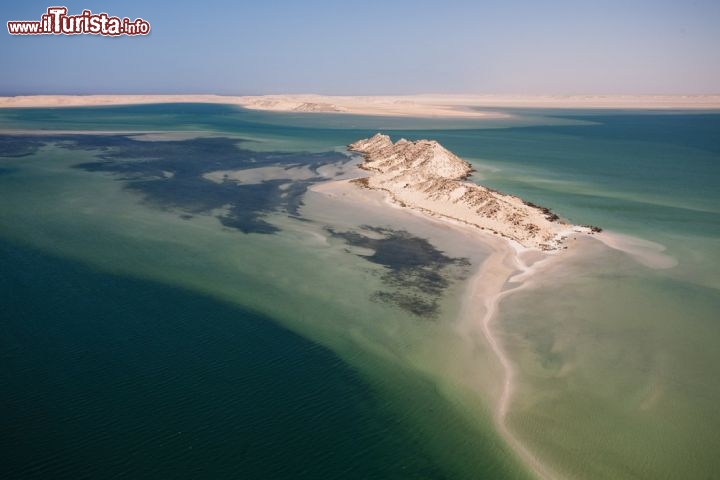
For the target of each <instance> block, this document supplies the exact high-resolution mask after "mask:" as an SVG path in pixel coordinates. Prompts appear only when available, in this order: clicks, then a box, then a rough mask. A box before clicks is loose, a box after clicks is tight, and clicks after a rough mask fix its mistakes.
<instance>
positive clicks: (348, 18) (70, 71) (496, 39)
mask: <svg viewBox="0 0 720 480" xmlns="http://www.w3.org/2000/svg"><path fill="white" fill-rule="evenodd" d="M56 3H59V4H61V5H65V6H67V7H68V10H69V13H70V14H78V13H80V12H81V11H82V10H83V9H90V10H92V11H93V12H95V13H100V12H103V11H104V12H107V13H108V14H109V15H116V16H119V17H124V16H127V17H129V18H131V19H134V18H137V17H142V18H144V19H145V20H147V21H149V22H150V24H151V25H152V33H151V35H149V36H148V37H134V38H128V37H122V38H105V37H98V36H93V35H82V36H72V37H71V36H47V35H42V36H37V37H31V36H11V35H9V34H8V33H7V30H6V28H5V26H4V24H5V22H7V21H8V20H39V19H40V16H41V15H42V14H43V13H44V12H45V10H46V9H47V7H49V6H51V5H55V4H56ZM0 12H2V22H3V30H4V31H3V32H2V34H1V35H0V59H1V60H2V66H1V67H0V94H1V95H9V94H33V93H219V94H259V93H299V92H312V93H325V94H401V93H430V92H438V93H464V92H467V93H554V94H559V93H690V94H697V93H720V1H718V0H698V1H689V0H688V1H680V0H678V1H663V0H656V1H651V0H637V1H633V0H624V1H615V0H611V1H602V0H595V1H583V0H574V1H552V0H546V1H542V0H524V1H520V0H505V1H453V0H446V1H442V2H440V1H424V0H415V1H392V0H385V1H374V0H365V1H355V0H349V1H342V0H334V1H325V0H310V1H300V0H298V1H273V0H265V1H262V2H249V1H205V2H186V1H174V2H161V1H154V2H149V1H140V0H123V1H104V2H103V1H96V0H84V1H76V0H72V1H68V2H51V3H47V2H39V1H36V0H24V1H22V2H20V1H18V2H3V4H2V6H0Z"/></svg>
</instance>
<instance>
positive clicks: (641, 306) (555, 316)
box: [0, 105, 720, 479]
mask: <svg viewBox="0 0 720 480" xmlns="http://www.w3.org/2000/svg"><path fill="white" fill-rule="evenodd" d="M509 112H510V113H512V114H514V115H515V117H511V118H509V119H498V120H486V121H482V122H479V121H453V122H449V123H448V122H444V121H442V120H417V119H415V120H413V119H398V118H395V119H393V118H385V119H377V118H369V117H337V116H333V115H312V114H305V115H289V114H269V113H263V112H248V111H243V110H241V109H237V108H232V107H225V106H216V105H150V106H134V107H112V108H109V107H108V108H82V109H29V110H4V111H0V125H1V126H2V128H5V129H13V130H16V131H18V130H34V131H35V130H46V132H45V133H44V134H43V135H42V136H40V137H37V136H35V137H24V136H22V135H18V134H16V135H15V136H13V137H2V143H0V149H1V150H2V151H0V155H6V156H5V157H0V194H1V195H2V197H1V198H2V200H1V201H0V236H1V237H2V241H3V244H2V245H3V249H2V255H1V256H0V260H1V261H2V275H1V276H0V280H2V287H1V291H2V298H3V304H4V305H9V308H6V309H5V312H4V314H3V322H2V323H3V336H2V352H3V355H4V365H5V368H4V369H3V375H2V377H1V378H2V387H3V391H5V392H13V394H12V395H5V399H4V401H5V409H4V411H6V412H9V413H8V414H6V415H5V416H4V419H3V427H4V430H5V431H9V432H11V434H9V435H6V436H4V445H3V446H4V450H5V451H11V452H13V455H12V456H10V457H5V459H4V460H3V461H2V462H3V464H4V465H3V470H5V471H7V472H10V473H9V475H10V477H11V478H33V477H35V478H47V477H48V476H51V477H53V478H70V477H72V478H76V477H78V476H129V477H133V478H135V477H142V476H146V477H153V478H157V477H158V476H160V477H164V476H172V477H182V476H183V475H184V476H186V477H188V478H191V477H192V478H197V476H209V477H211V478H231V477H232V478H237V477H242V478H320V477H322V478H340V477H350V478H352V477H357V478H493V479H496V478H527V476H528V474H527V469H526V468H525V467H524V466H523V465H522V462H520V461H519V460H518V458H517V457H516V456H515V455H514V454H513V452H512V451H511V449H509V448H508V447H507V446H506V445H505V444H504V442H503V440H502V439H501V438H500V436H499V435H498V434H497V433H496V429H495V426H494V425H493V421H492V413H491V410H492V398H493V395H494V393H493V392H496V389H497V385H498V384H499V382H500V376H499V373H498V370H497V363H496V359H494V358H492V355H491V354H490V353H489V352H488V350H487V349H486V348H484V347H483V346H482V345H475V346H471V347H468V346H467V344H466V343H465V340H464V339H463V338H460V337H459V336H458V333H457V331H456V325H455V319H456V317H457V314H458V309H459V300H458V299H459V297H460V295H461V294H462V292H463V288H464V283H463V278H467V275H469V274H470V273H471V272H472V271H473V269H474V268H476V267H477V265H479V264H480V263H481V262H482V260H483V258H484V255H485V252H484V251H483V250H482V248H477V247H476V246H473V244H471V243H470V242H465V241H464V240H462V239H457V238H453V234H452V233H451V232H450V233H448V232H447V231H445V230H443V229H442V228H440V227H437V226H433V225H429V224H425V223H423V222H422V220H421V219H416V218H414V217H413V216H402V215H401V214H396V213H393V212H374V211H363V210H353V207H352V205H345V207H343V208H348V209H349V210H348V211H347V213H346V212H344V211H342V210H340V209H339V208H340V207H338V208H333V207H332V205H330V206H328V205H327V204H326V203H323V202H322V201H321V200H320V199H318V197H317V196H313V194H311V193H305V188H306V187H309V186H311V185H312V184H313V183H314V182H319V181H322V180H323V179H320V178H313V176H312V175H310V176H306V177H304V179H302V180H298V179H295V180H270V181H265V182H264V183H257V184H252V185H236V184H233V183H232V182H229V181H226V182H225V183H221V184H213V183H212V182H210V181H207V180H206V179H204V177H203V175H205V174H206V173H208V172H212V171H225V170H232V169H237V168H241V169H246V168H253V167H256V166H257V167H264V166H276V165H280V166H282V168H286V167H293V168H299V167H297V166H303V165H307V166H309V167H308V168H311V169H312V168H317V166H318V165H331V164H336V163H338V162H344V161H345V158H344V157H343V155H342V154H341V153H339V152H341V151H342V150H343V149H344V148H343V146H344V145H346V144H347V143H349V142H351V141H353V140H355V139H357V138H361V137H364V136H367V135H369V134H372V133H375V132H376V131H377V130H378V129H381V130H383V131H384V132H386V133H390V134H391V135H393V136H394V137H396V138H397V137H399V136H405V137H407V138H434V139H437V140H439V141H440V142H441V143H443V144H444V145H445V146H446V147H448V148H449V149H451V150H452V151H454V152H456V153H458V154H459V155H461V156H462V157H463V158H466V159H468V160H470V161H472V162H473V163H474V164H475V166H476V167H477V169H478V174H477V179H478V181H481V182H483V183H486V184H488V185H490V186H492V187H494V188H498V189H500V190H503V191H507V192H510V193H514V194H518V195H521V196H522V197H523V198H526V199H528V200H530V201H533V202H535V203H538V204H542V205H546V206H549V207H551V208H553V210H555V211H556V212H557V213H558V214H560V215H561V216H563V217H566V218H569V219H571V220H572V221H574V222H577V223H589V224H596V225H601V226H603V227H604V228H607V229H610V230H613V231H616V232H620V233H625V234H630V235H634V236H637V237H640V238H642V239H645V240H652V241H654V242H657V243H659V244H661V245H663V246H664V247H665V248H666V249H667V250H666V252H665V253H667V254H668V255H671V256H672V257H674V259H675V260H676V261H677V266H675V267H673V268H670V269H662V270H656V269H651V268H648V267H645V266H643V265H642V264H640V263H638V262H636V261H635V260H633V259H632V258H631V257H630V256H628V255H626V254H623V253H621V252H618V251H616V250H611V249H608V248H607V247H604V246H603V245H601V244H599V243H598V244H593V246H591V247H588V249H587V252H586V253H587V254H586V255H583V256H575V257H569V258H568V259H567V260H566V261H565V262H562V263H561V264H559V266H557V267H554V268H553V269H551V270H549V271H548V272H546V274H545V275H544V277H543V281H542V282H539V283H537V284H535V285H533V286H531V287H530V288H527V289H526V290H523V291H520V292H518V293H516V294H514V295H512V296H510V297H507V298H506V299H505V300H503V302H502V303H501V305H500V317H499V318H498V319H497V321H496V323H495V324H494V328H495V330H496V331H497V332H498V334H499V335H500V336H501V338H502V341H503V345H504V347H505V348H506V350H507V352H508V354H509V355H510V357H511V358H512V360H513V363H514V365H515V367H516V369H517V374H516V378H515V381H516V389H515V392H514V395H513V401H512V405H511V408H510V412H509V416H508V422H509V423H508V425H509V426H510V427H511V429H512V431H513V432H515V433H516V435H517V437H518V438H519V439H521V441H522V442H523V443H524V444H525V445H526V446H527V447H528V448H529V449H530V450H531V451H533V452H534V453H535V454H536V456H537V457H538V458H540V459H541V460H542V461H543V462H544V463H545V464H547V465H548V466H549V467H550V468H551V470H552V471H554V472H556V473H557V474H558V475H559V476H563V477H569V478H713V477H714V476H716V472H717V471H718V468H720V464H719V463H718V461H717V458H716V455H715V452H717V451H720V435H718V433H717V432H718V431H720V415H718V413H717V412H716V411H715V405H716V404H717V403H718V401H720V377H718V375H717V374H716V373H717V369H716V367H715V366H716V365H717V364H718V361H719V360H720V358H718V355H719V354H718V353H717V352H718V351H720V350H718V349H717V344H718V341H720V324H719V323H718V321H717V318H718V317H717V313H718V311H720V308H718V307H720V293H719V292H718V288H720V275H719V274H718V268H717V266H718V263H719V262H720V256H719V253H720V252H719V250H720V249H718V248H717V245H718V237H720V188H718V187H720V115H718V114H707V113H698V114H692V113H669V112H654V113H650V112H641V113H633V112H622V111H610V112H602V113H599V112H592V111H579V110H578V111H550V110H532V111H509ZM47 130H64V131H66V130H76V131H85V130H91V131H102V132H109V131H122V132H128V131H132V132H146V131H152V132H176V133H177V132H186V133H187V132H202V134H203V135H206V136H207V135H215V136H217V137H218V138H215V139H205V140H203V139H197V138H196V139H192V138H190V139H186V140H185V139H182V138H186V137H179V136H175V137H173V135H166V136H165V137H164V138H162V140H163V141H160V140H159V139H157V138H156V139H152V138H147V139H144V141H142V142H141V141H139V140H140V139H135V140H134V139H133V138H134V137H130V138H127V137H111V136H109V135H107V134H106V133H104V134H103V135H98V136H92V137H90V136H84V137H82V138H80V137H77V138H72V137H58V136H56V135H55V134H52V133H50V132H47ZM228 139H229V140H228ZM303 168H304V167H303ZM338 205H343V204H342V203H338ZM368 225H369V226H371V227H373V228H374V227H381V228H380V230H372V229H370V230H368V229H367V228H366V226H368ZM329 232H339V233H336V234H334V235H331V234H329ZM343 232H344V233H343ZM389 232H396V233H389ZM403 232H405V233H403ZM373 251H374V252H375V255H373V256H370V257H369V256H368V255H371V254H372V253H373ZM465 259H466V260H465ZM464 262H466V263H467V266H463V265H466V263H464ZM418 306H419V307H418ZM409 307H410V308H409ZM412 307H415V308H412ZM290 332H293V333H290ZM298 334H299V336H298ZM320 345H322V346H320ZM331 352H332V353H331ZM178 432H182V433H178ZM188 437H190V438H188ZM189 447H192V448H189Z"/></svg>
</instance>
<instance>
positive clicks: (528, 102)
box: [0, 94, 720, 119]
mask: <svg viewBox="0 0 720 480" xmlns="http://www.w3.org/2000/svg"><path fill="white" fill-rule="evenodd" d="M148 103H216V104H226V105H237V106H241V107H243V108H248V109H254V110H267V111H276V112H299V113H337V114H355V115H381V116H401V117H443V118H479V119H480V118H497V117H502V116H506V115H507V114H503V113H499V112H493V111H483V110H482V109H483V108H487V109H492V108H499V107H528V108H529V107H539V108H623V109H720V95H404V96H382V95H381V96H330V95H310V94H308V95H259V96H225V95H30V96H15V97H0V108H24V107H77V106H99V105H131V104H148Z"/></svg>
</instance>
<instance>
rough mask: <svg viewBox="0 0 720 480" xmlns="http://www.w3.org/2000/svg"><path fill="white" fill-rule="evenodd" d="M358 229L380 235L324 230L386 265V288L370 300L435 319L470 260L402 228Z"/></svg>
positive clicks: (366, 258)
mask: <svg viewBox="0 0 720 480" xmlns="http://www.w3.org/2000/svg"><path fill="white" fill-rule="evenodd" d="M360 228H361V229H363V230H365V231H368V232H373V233H375V234H379V235H380V236H381V237H380V238H374V236H369V235H364V234H363V233H361V232H360V231H347V232H338V231H336V230H334V229H332V228H329V227H328V228H326V230H327V231H328V232H329V233H330V235H331V236H332V237H334V238H340V239H342V240H344V241H345V242H346V243H347V244H348V245H351V246H354V247H362V248H367V249H370V250H372V251H373V254H372V255H359V256H361V257H362V258H364V259H365V260H367V261H369V262H372V263H375V264H378V265H382V266H383V267H385V270H384V272H383V273H382V277H381V278H382V281H383V283H384V284H385V285H386V286H387V287H388V289H387V290H385V291H378V292H375V293H374V294H373V299H375V300H379V301H383V302H388V303H393V304H395V305H397V306H398V307H400V308H402V309H403V310H405V311H408V312H410V313H412V314H414V315H417V316H419V317H425V318H436V317H437V316H438V314H439V311H440V305H439V300H440V298H441V297H442V295H443V293H444V292H445V290H446V289H447V288H448V287H449V286H450V285H451V283H452V282H453V281H455V280H461V279H463V278H465V277H466V276H467V274H468V271H469V266H470V261H469V260H468V259H467V258H453V257H449V256H447V255H445V253H443V252H442V251H440V250H438V249H437V248H435V247H434V246H433V245H432V244H431V243H430V242H428V241H427V240H426V239H424V238H420V237H416V236H413V235H411V234H410V233H408V232H406V231H404V230H393V229H389V228H383V227H372V226H367V225H363V226H361V227H360Z"/></svg>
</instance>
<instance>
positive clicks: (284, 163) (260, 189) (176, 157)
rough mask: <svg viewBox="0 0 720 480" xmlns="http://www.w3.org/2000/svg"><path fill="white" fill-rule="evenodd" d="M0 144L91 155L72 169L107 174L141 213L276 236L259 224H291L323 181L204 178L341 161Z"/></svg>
mask: <svg viewBox="0 0 720 480" xmlns="http://www.w3.org/2000/svg"><path fill="white" fill-rule="evenodd" d="M6 143H7V145H8V147H7V149H8V151H12V152H16V153H18V152H31V151H37V148H39V147H40V146H42V145H44V144H49V143H52V144H55V145H56V146H59V147H61V148H65V149H68V150H84V151H91V152H93V153H94V154H95V157H96V158H97V161H92V162H85V163H80V164H77V165H75V168H80V169H82V170H85V171H88V172H104V173H110V174H112V175H114V176H116V177H117V178H118V180H120V181H123V182H124V183H125V188H126V189H128V190H130V191H133V192H135V193H137V194H139V195H141V196H142V197H143V199H144V201H145V202H146V203H147V204H148V205H150V206H152V207H155V208H161V209H165V210H169V211H175V212H177V213H178V215H180V216H181V217H182V218H184V219H189V218H190V217H189V216H193V215H198V214H210V213H212V212H213V211H218V210H222V211H223V213H222V214H220V215H218V216H217V218H218V220H219V221H220V222H221V223H222V225H223V226H225V227H228V228H233V229H236V230H239V231H241V232H244V233H263V234H271V233H275V232H277V231H278V228H277V227H275V226H273V225H272V224H270V223H268V222H267V221H266V220H264V218H263V217H265V216H266V215H267V214H268V213H271V212H284V213H286V214H288V215H291V216H294V217H297V216H298V215H299V209H300V207H301V206H302V196H303V195H304V194H305V192H306V191H307V188H308V187H309V186H310V185H312V184H313V183H317V182H320V181H324V180H326V179H325V178H323V177H322V176H321V175H320V174H318V175H317V176H316V177H314V178H310V179H306V180H302V181H294V182H290V181H289V180H288V179H278V180H267V181H263V182H261V183H251V184H243V183H238V182H235V181H232V180H228V179H225V180H224V181H222V182H215V181H212V180H209V179H207V178H205V177H204V175H205V174H207V173H210V172H215V171H220V170H247V169H253V168H258V167H268V166H275V167H282V168H291V167H298V166H302V167H307V168H309V169H310V170H311V171H314V172H316V173H317V169H318V168H320V167H322V166H323V165H327V164H331V163H336V162H342V161H347V157H346V156H344V155H343V154H341V153H338V152H324V153H302V152H300V153H288V152H255V151H252V150H247V149H244V148H242V145H243V144H244V143H246V142H245V141H243V140H241V139H236V138H227V137H208V138H194V139H186V140H173V141H145V140H136V139H134V138H133V137H132V136H131V135H49V136H37V137H35V136H24V137H22V136H21V137H17V142H15V143H13V142H12V141H8V142H6ZM13 145H14V146H13ZM33 149H34V150H33ZM28 154H29V153H28ZM289 182H290V183H289ZM288 183H289V184H288ZM281 185H283V189H282V190H281V189H280V186H281Z"/></svg>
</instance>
